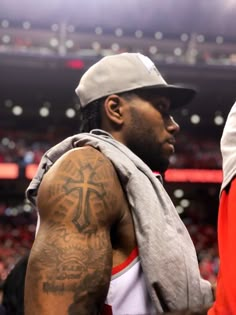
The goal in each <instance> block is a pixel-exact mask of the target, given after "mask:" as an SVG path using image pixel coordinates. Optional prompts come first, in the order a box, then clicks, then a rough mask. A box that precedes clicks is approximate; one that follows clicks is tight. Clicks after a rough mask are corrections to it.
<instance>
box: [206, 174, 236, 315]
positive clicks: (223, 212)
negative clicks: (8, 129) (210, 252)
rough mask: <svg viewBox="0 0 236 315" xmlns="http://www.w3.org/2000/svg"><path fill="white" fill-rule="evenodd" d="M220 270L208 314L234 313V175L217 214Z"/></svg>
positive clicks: (235, 208) (235, 257)
mask: <svg viewBox="0 0 236 315" xmlns="http://www.w3.org/2000/svg"><path fill="white" fill-rule="evenodd" d="M218 243H219V255H220V270H219V274H218V280H217V289H216V301H215V302H214V304H213V306H212V307H211V309H210V310H209V311H208V315H236V177H235V178H234V179H233V180H232V182H231V185H230V189H229V191H226V190H223V192H222V194H221V197H220V205H219V214H218Z"/></svg>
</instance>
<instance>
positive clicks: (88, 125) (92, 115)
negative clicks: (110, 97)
mask: <svg viewBox="0 0 236 315" xmlns="http://www.w3.org/2000/svg"><path fill="white" fill-rule="evenodd" d="M117 95H119V96H120V97H123V98H124V99H126V100H131V99H132V98H133V97H134V96H135V95H136V94H135V91H129V92H124V93H119V94H117ZM106 98H107V96H106V97H103V98H100V99H98V100H95V101H93V102H91V103H89V104H88V105H86V106H85V107H84V108H82V107H80V109H79V125H80V129H79V131H80V132H90V131H91V130H92V129H99V128H101V108H102V105H103V104H104V101H105V99H106Z"/></svg>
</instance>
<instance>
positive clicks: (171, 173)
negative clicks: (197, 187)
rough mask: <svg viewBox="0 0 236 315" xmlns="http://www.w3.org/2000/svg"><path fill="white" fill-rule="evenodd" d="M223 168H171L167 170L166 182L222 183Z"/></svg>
mask: <svg viewBox="0 0 236 315" xmlns="http://www.w3.org/2000/svg"><path fill="white" fill-rule="evenodd" d="M222 179H223V176H222V171H221V170H208V169H169V170H167V171H166V172H165V180H166V182H182V183H184V182H185V183H186V182H190V183H221V182H222Z"/></svg>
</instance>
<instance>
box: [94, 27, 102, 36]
mask: <svg viewBox="0 0 236 315" xmlns="http://www.w3.org/2000/svg"><path fill="white" fill-rule="evenodd" d="M94 31H95V34H97V35H102V34H103V29H102V28H101V27H100V26H97V27H96V28H95V30H94Z"/></svg>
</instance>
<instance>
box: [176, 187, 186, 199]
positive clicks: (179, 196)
mask: <svg viewBox="0 0 236 315" xmlns="http://www.w3.org/2000/svg"><path fill="white" fill-rule="evenodd" d="M174 196H175V198H182V197H183V196H184V191H183V189H175V191H174Z"/></svg>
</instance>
